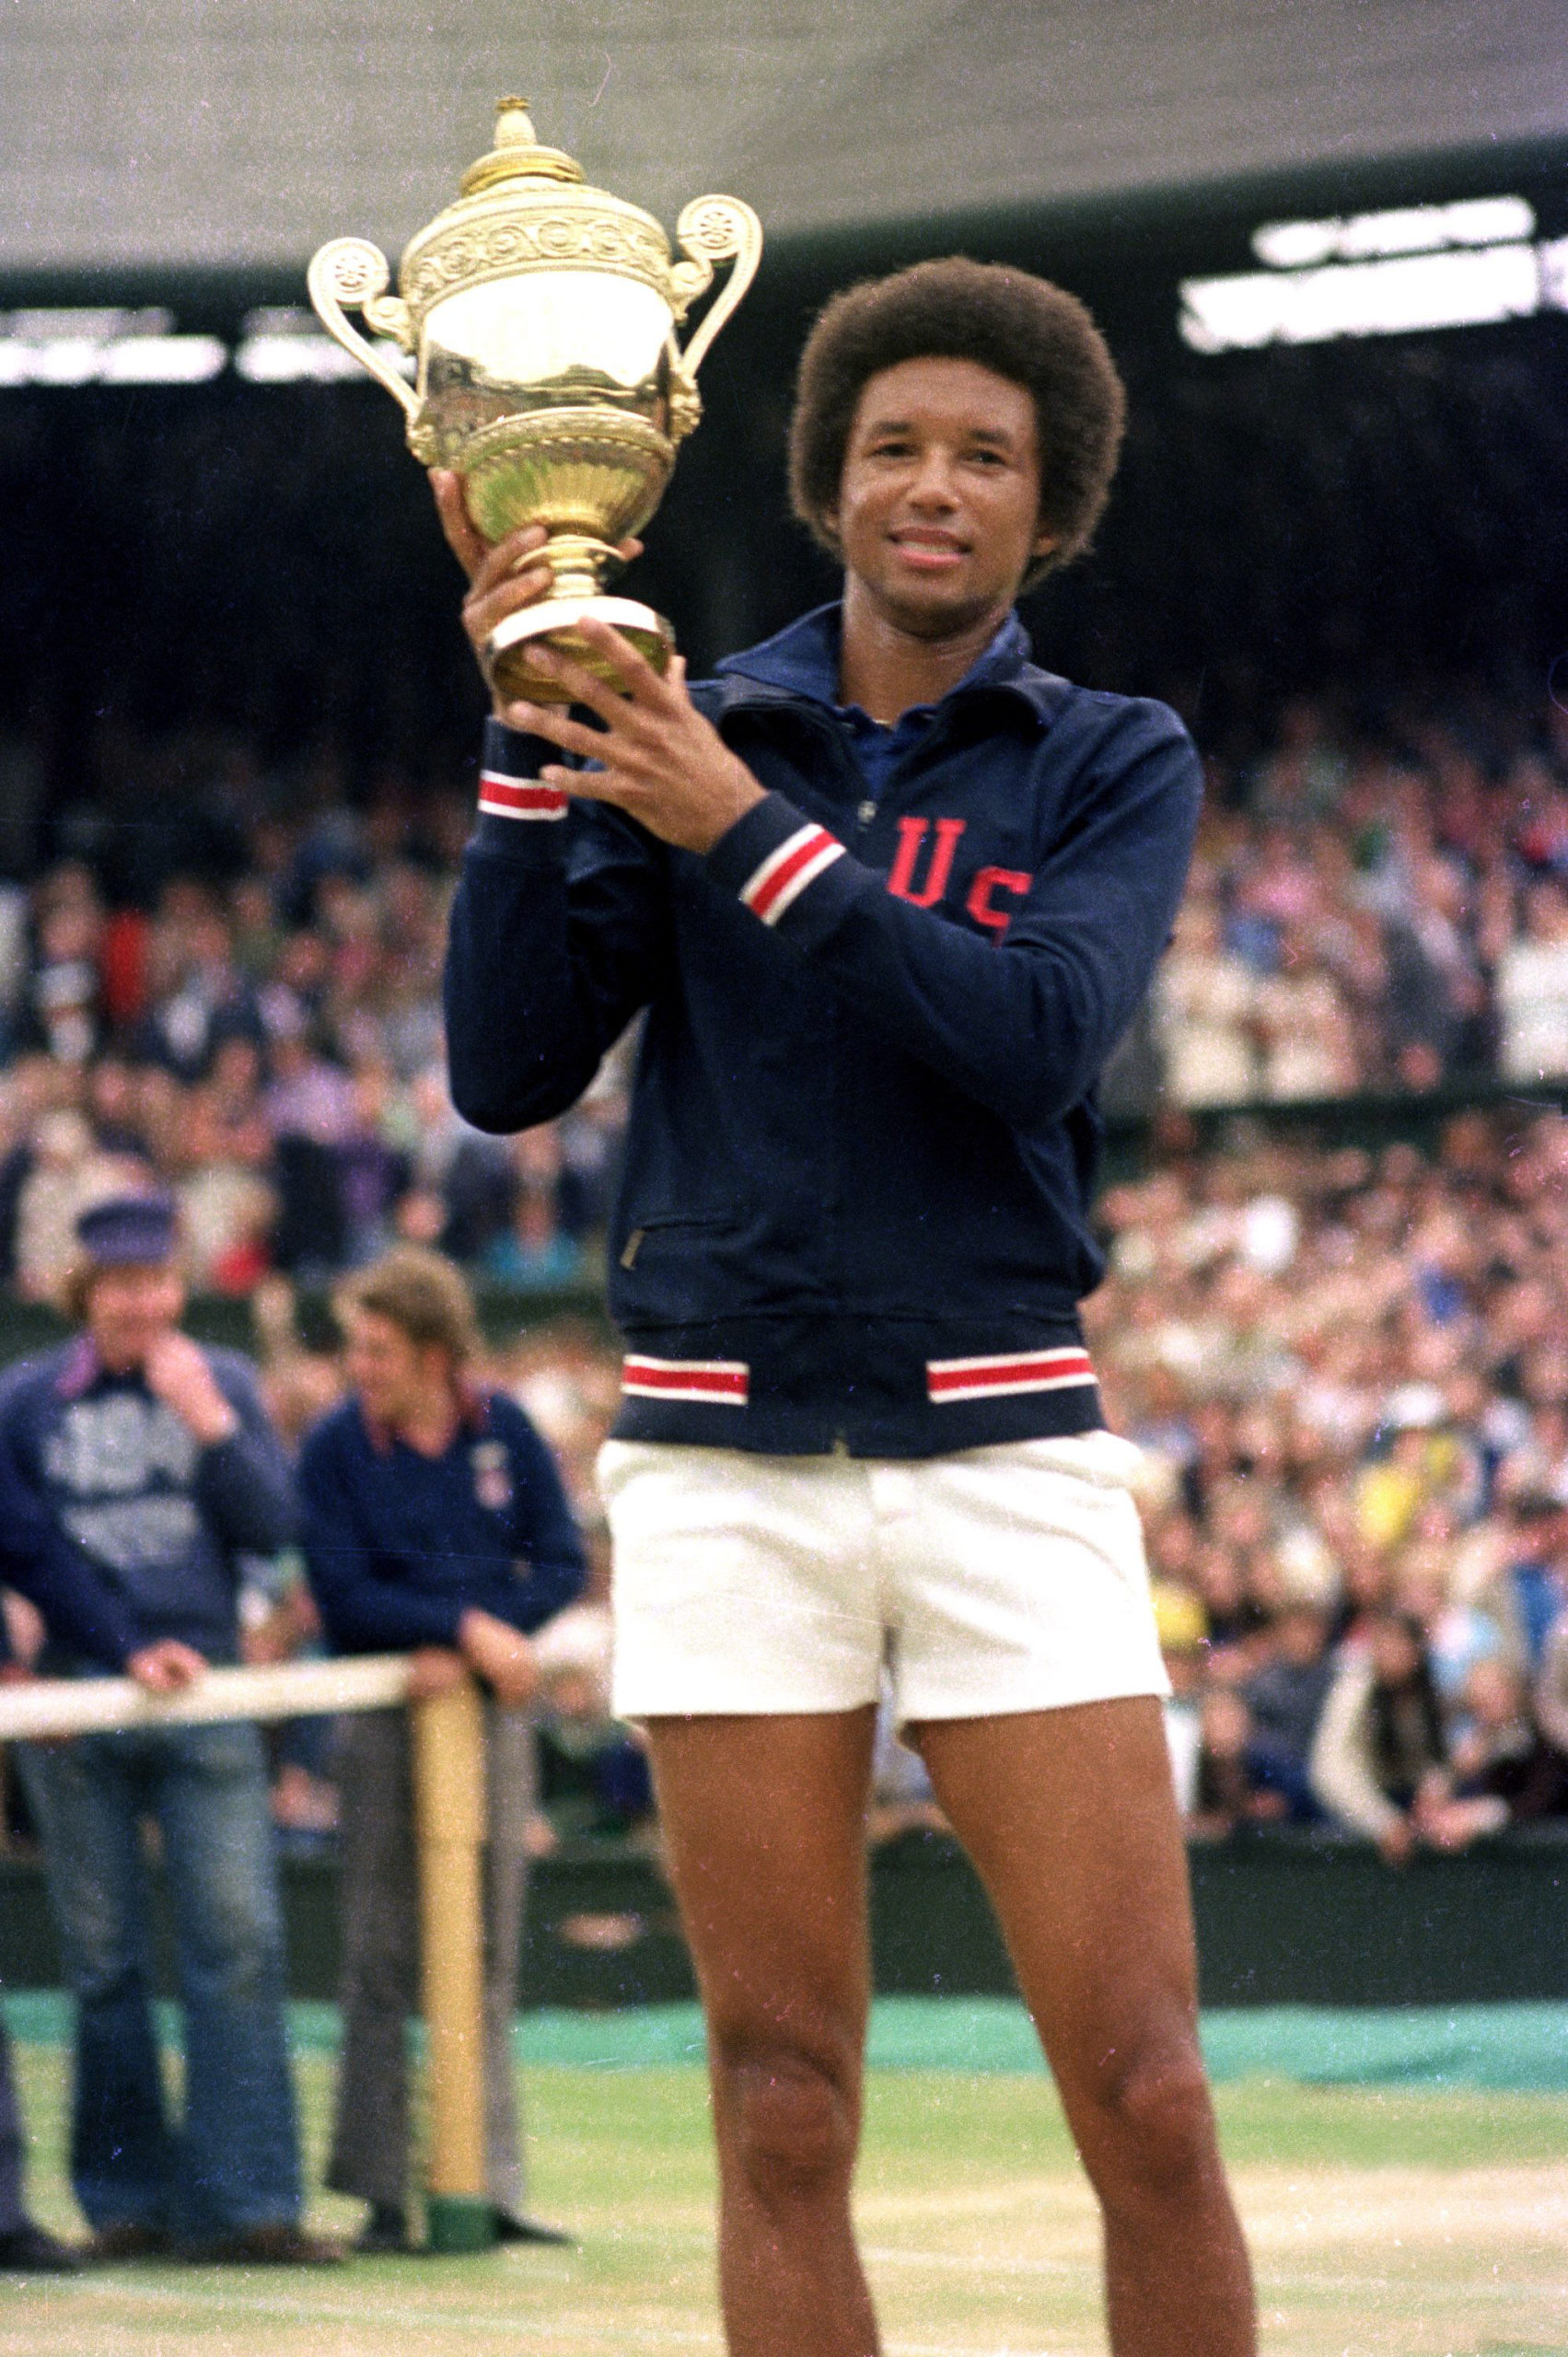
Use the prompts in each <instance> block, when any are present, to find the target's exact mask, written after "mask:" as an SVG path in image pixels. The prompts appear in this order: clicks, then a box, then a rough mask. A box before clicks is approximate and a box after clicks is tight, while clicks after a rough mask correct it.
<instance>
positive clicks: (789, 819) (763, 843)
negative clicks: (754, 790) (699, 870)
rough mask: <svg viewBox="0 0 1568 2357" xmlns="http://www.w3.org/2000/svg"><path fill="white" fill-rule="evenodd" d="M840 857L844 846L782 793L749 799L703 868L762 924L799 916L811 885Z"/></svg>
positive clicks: (792, 927)
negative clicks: (742, 813)
mask: <svg viewBox="0 0 1568 2357" xmlns="http://www.w3.org/2000/svg"><path fill="white" fill-rule="evenodd" d="M843 857H844V847H843V845H842V842H840V841H839V839H838V837H837V836H836V835H830V833H829V832H828V830H827V828H826V827H819V825H818V824H817V822H816V820H815V819H807V818H805V817H803V816H802V814H801V812H800V811H799V810H797V809H796V806H795V804H794V803H793V802H791V801H789V800H788V799H787V797H786V796H785V795H782V794H770V795H765V796H764V798H763V799H762V800H761V802H757V803H754V804H753V805H752V807H751V808H750V809H749V810H748V811H747V812H746V813H745V815H744V817H742V818H739V819H737V820H736V822H735V824H734V826H733V827H731V828H730V829H729V830H727V832H726V833H725V834H722V835H721V836H720V837H719V839H718V841H717V842H716V843H715V844H714V847H713V849H712V851H710V852H709V853H708V860H707V865H708V873H709V875H710V876H711V877H713V879H714V882H715V883H716V884H718V885H719V886H720V887H721V888H723V889H724V890H725V891H728V892H733V893H734V894H735V896H736V898H737V899H738V900H743V901H744V902H745V904H746V906H747V907H748V908H749V910H750V911H751V913H752V915H753V916H754V917H756V918H758V919H759V920H760V921H761V923H763V924H766V925H781V924H784V921H785V920H786V919H791V920H792V921H791V923H789V924H787V925H785V930H791V931H792V930H793V929H794V923H795V922H796V921H797V920H795V919H793V918H792V912H793V911H797V910H798V911H800V913H801V915H802V916H803V915H804V914H805V911H806V907H807V903H808V901H809V900H811V899H812V897H813V888H814V887H816V886H817V884H818V881H819V878H820V877H825V876H826V875H827V873H828V870H829V869H830V867H834V866H836V865H838V864H839V862H840V861H842V859H843Z"/></svg>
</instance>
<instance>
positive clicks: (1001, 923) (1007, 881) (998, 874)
mask: <svg viewBox="0 0 1568 2357" xmlns="http://www.w3.org/2000/svg"><path fill="white" fill-rule="evenodd" d="M1033 882H1034V877H1032V876H1020V874H1019V873H1018V870H1017V869H1016V867H982V868H981V870H980V872H979V874H978V875H977V876H976V877H975V879H974V882H973V883H972V884H971V885H970V896H969V899H968V900H966V901H965V902H964V906H965V908H966V909H967V910H968V911H969V913H970V916H971V917H973V919H974V921H975V923H976V924H984V925H989V926H990V928H991V930H992V932H993V933H995V934H1003V933H1005V932H1006V930H1007V927H1008V926H1009V925H1010V924H1011V923H1012V922H1013V919H1014V918H1015V916H1016V914H1017V911H1016V909H998V908H993V906H992V901H991V896H992V894H993V892H1016V893H1018V894H1019V896H1020V897H1021V896H1022V895H1023V894H1024V893H1025V892H1027V891H1028V888H1029V886H1030V885H1031V884H1032V883H1033Z"/></svg>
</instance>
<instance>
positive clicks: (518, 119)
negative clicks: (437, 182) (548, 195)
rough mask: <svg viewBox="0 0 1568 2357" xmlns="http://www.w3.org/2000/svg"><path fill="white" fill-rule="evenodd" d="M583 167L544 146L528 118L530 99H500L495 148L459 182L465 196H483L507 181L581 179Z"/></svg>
mask: <svg viewBox="0 0 1568 2357" xmlns="http://www.w3.org/2000/svg"><path fill="white" fill-rule="evenodd" d="M582 177H583V168H582V166H581V164H579V163H576V162H575V161H574V160H573V158H572V157H570V156H566V155H563V153H562V151H561V149H560V148H559V147H541V146H540V144H539V138H538V134H536V133H535V130H534V127H533V124H532V122H530V121H529V118H528V100H527V99H497V100H496V103H495V145H494V147H492V148H491V150H490V152H489V154H488V155H485V156H482V157H480V159H479V161H478V163H477V164H470V166H469V168H468V170H467V171H466V172H465V173H464V174H463V177H462V180H461V181H460V182H459V187H460V188H461V191H462V193H463V194H464V196H480V195H482V193H483V192H485V190H487V189H493V188H496V187H498V186H499V185H500V184H501V183H502V182H503V181H504V180H567V181H572V180H581V179H582Z"/></svg>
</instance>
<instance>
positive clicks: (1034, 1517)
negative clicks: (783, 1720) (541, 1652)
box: [598, 1432, 1169, 1725]
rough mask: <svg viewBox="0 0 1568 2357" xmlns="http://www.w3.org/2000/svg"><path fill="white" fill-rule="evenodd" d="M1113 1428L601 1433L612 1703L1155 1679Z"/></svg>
mask: <svg viewBox="0 0 1568 2357" xmlns="http://www.w3.org/2000/svg"><path fill="white" fill-rule="evenodd" d="M1137 1463H1138V1451H1137V1450H1136V1449H1135V1448H1134V1447H1133V1446H1132V1444H1131V1443H1130V1442H1127V1441H1124V1440H1120V1439H1118V1438H1117V1437H1116V1436H1115V1435H1114V1434H1110V1433H1105V1432H1095V1433H1083V1434H1075V1435H1074V1436H1073V1437H1071V1438H1068V1439H1063V1440H1031V1441H1014V1442H1009V1443H1007V1444H1005V1445H1004V1446H999V1447H995V1448H973V1449H965V1450H963V1451H961V1452H960V1453H958V1454H957V1455H954V1456H949V1457H922V1458H899V1459H893V1458H885V1457H870V1458H868V1457H849V1456H842V1455H835V1456H831V1457H760V1456H753V1455H750V1454H749V1453H748V1452H746V1451H744V1450H740V1449H727V1448H691V1447H676V1446H669V1445H668V1444H665V1443H654V1442H643V1441H615V1440H612V1441H608V1442H607V1443H606V1444H605V1446H604V1448H603V1449H602V1451H601V1452H600V1455H599V1460H598V1477H599V1487H600V1490H601V1492H602V1493H603V1497H604V1501H605V1505H606V1508H607V1510H608V1513H609V1516H610V1537H611V1540H612V1542H613V1550H614V1607H615V1678H614V1690H615V1708H616V1711H617V1713H619V1714H620V1715H621V1717H623V1718H629V1719H645V1718H657V1717H661V1716H677V1717H687V1716H693V1715H703V1714H708V1713H731V1712H745V1713H750V1712H795V1711H850V1710H854V1709H857V1708H858V1707H859V1706H860V1705H861V1704H862V1703H866V1702H875V1701H876V1700H877V1694H878V1690H879V1688H880V1684H881V1679H882V1676H883V1672H884V1668H886V1671H887V1673H888V1675H889V1678H890V1679H891V1682H892V1689H893V1703H894V1708H895V1711H896V1713H897V1724H899V1725H905V1724H909V1723H911V1722H914V1723H917V1724H918V1722H920V1721H921V1720H923V1719H965V1718H978V1717H984V1716H988V1715H990V1714H991V1713H1001V1712H1013V1711H1049V1710H1057V1709H1060V1708H1062V1707H1063V1705H1065V1704H1067V1703H1071V1702H1098V1701H1109V1700H1111V1699H1112V1698H1113V1697H1118V1696H1122V1695H1129V1694H1156V1695H1164V1694H1167V1693H1168V1691H1169V1687H1168V1685H1167V1679H1166V1675H1165V1667H1164V1665H1163V1663H1162V1662H1161V1660H1160V1652H1159V1644H1158V1641H1157V1639H1156V1633H1155V1621H1154V1612H1153V1609H1152V1607H1151V1605H1150V1601H1149V1581H1148V1573H1147V1569H1146V1567H1145V1564H1144V1542H1143V1532H1142V1529H1141V1527H1140V1524H1139V1520H1138V1511H1137V1508H1136V1506H1135V1505H1134V1504H1133V1502H1132V1496H1131V1494H1130V1492H1129V1489H1128V1481H1129V1479H1130V1477H1131V1475H1132V1472H1133V1470H1134V1469H1135V1467H1136V1465H1137Z"/></svg>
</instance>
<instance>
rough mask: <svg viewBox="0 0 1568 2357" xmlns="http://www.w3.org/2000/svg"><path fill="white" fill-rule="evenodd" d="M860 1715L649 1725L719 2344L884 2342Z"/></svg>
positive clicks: (820, 2353)
mask: <svg viewBox="0 0 1568 2357" xmlns="http://www.w3.org/2000/svg"><path fill="white" fill-rule="evenodd" d="M872 1715H873V1714H872V1713H871V1712H870V1711H869V1710H865V1711H854V1712H850V1713H824V1714H815V1713H803V1714H801V1715H799V1716H790V1717H780V1718H764V1717H758V1718H749V1717H735V1718H701V1719H655V1720H653V1721H651V1722H650V1723H649V1729H648V1732H649V1736H650V1738H651V1742H652V1747H653V1762H654V1777H655V1782H656V1787H657V1791H658V1801H659V1813H660V1817H661V1820H662V1823H663V1826H664V1829H665V1836H666V1840H667V1842H668V1856H669V1864H670V1871H671V1874H672V1876H673V1879H674V1883H675V1889H676V1896H677V1898H679V1902H680V1911H681V1915H682V1918H683V1920H684V1922H685V1927H686V1935H687V1938H688V1939H689V1940H690V1942H691V1952H692V1955H693V1956H694V1958H695V1960H696V1966H697V1975H698V1980H699V1982H700V1984H701V1988H702V1992H703V2008H704V2010H705V2012H706V2014H707V2020H708V2039H709V2052H710V2062H709V2069H710V2073H711V2077H712V2081H713V2098H714V2132H715V2135H716V2138H717V2142H718V2155H719V2188H720V2192H719V2286H720V2293H721V2296H722V2298H723V2303H724V2318H725V2328H726V2336H727V2339H728V2343H729V2348H730V2351H731V2352H732V2357H874V2352H875V2351H876V2350H877V2327H876V2322H875V2320H874V2318H873V2316H872V2313H871V2299H870V2294H869V2293H868V2292H867V2290H866V2287H865V2277H864V2275H863V2274H862V2272H861V2268H860V2261H859V2258H858V2257H857V2256H856V2253H855V2248H854V2238H853V2236H852V2234H851V2230H850V2214H849V2193H850V2178H851V2175H852V2173H853V2171H854V2158H855V2152H856V2148H857V2146H858V2143H859V2139H860V2097H861V2067H862V2060H863V2056H864V2052H865V2014H866V2006H867V2002H868V1981H869V1972H868V1965H867V1957H866V1930H865V1800H866V1789H867V1785H868V1782H869V1777H870V1761H871V1729H872ZM1216 2357H1217V2352H1216Z"/></svg>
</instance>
